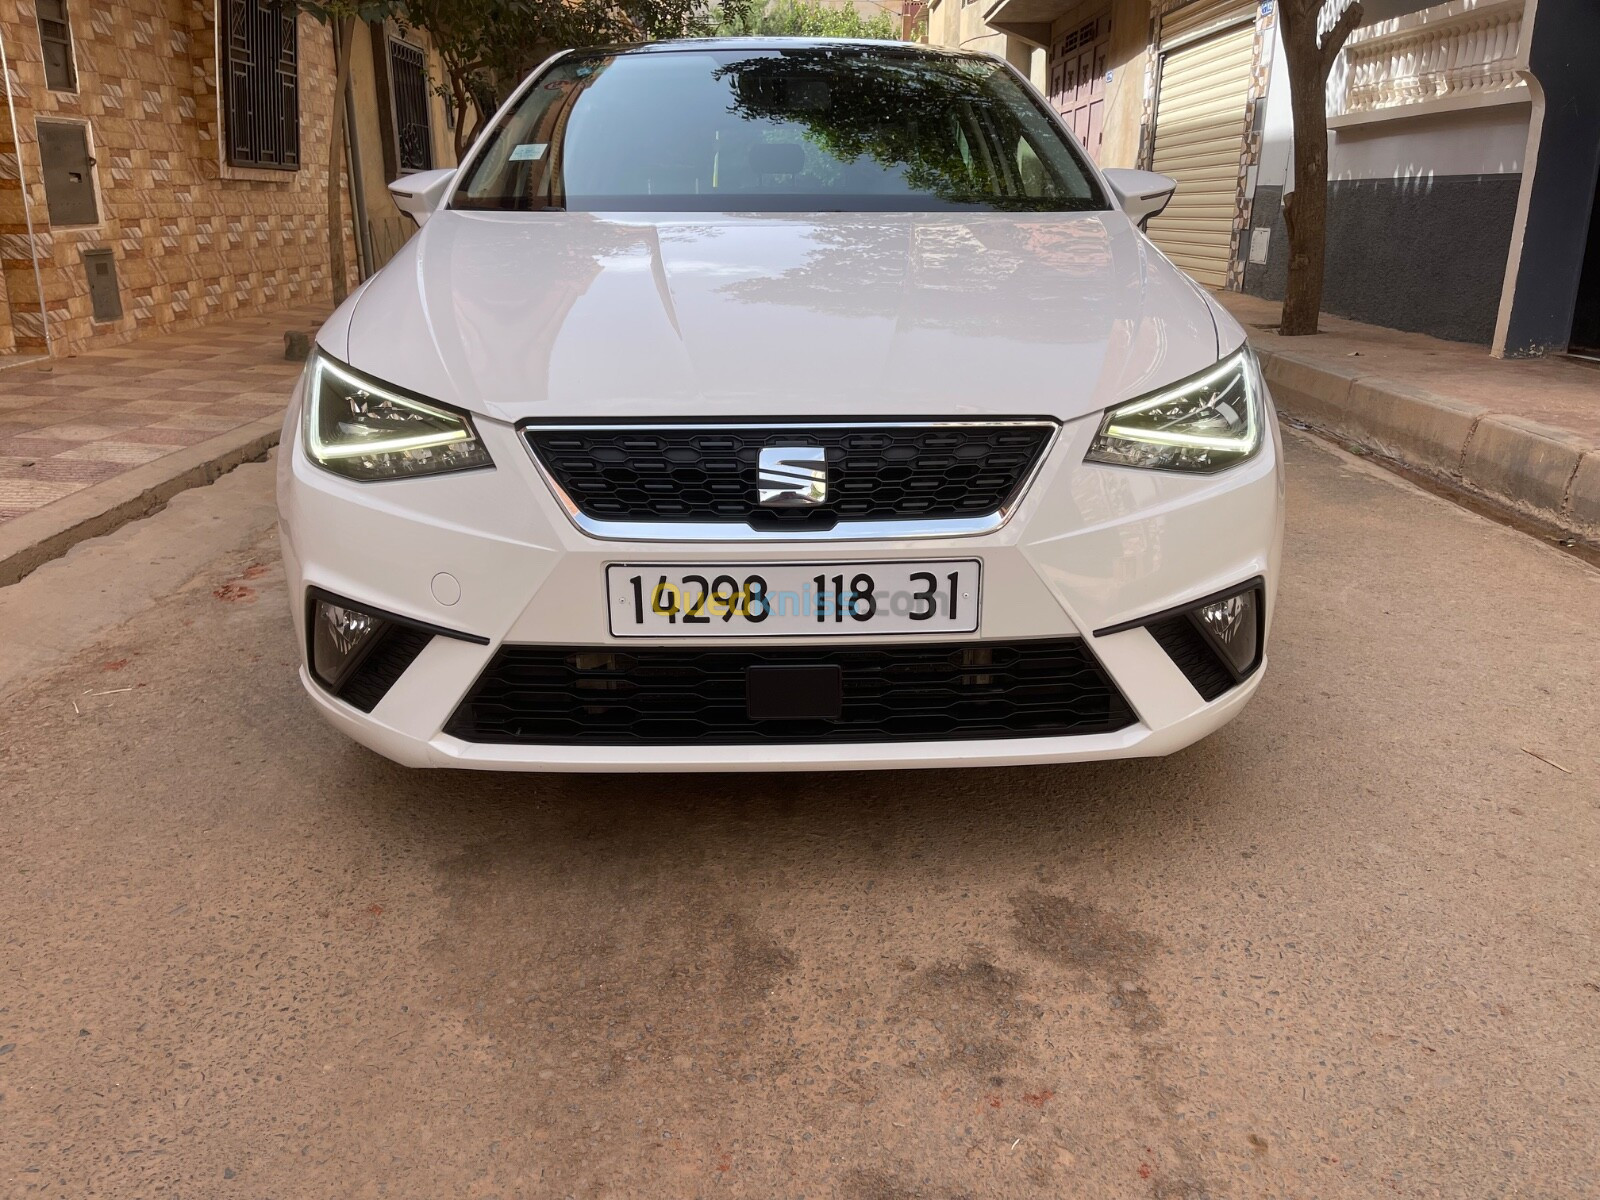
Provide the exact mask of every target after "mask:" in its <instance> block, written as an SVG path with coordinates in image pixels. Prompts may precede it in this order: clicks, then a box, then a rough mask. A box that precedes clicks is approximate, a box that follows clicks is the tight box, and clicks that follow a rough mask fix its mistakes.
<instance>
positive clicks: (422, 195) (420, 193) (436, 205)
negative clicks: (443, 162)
mask: <svg viewBox="0 0 1600 1200" xmlns="http://www.w3.org/2000/svg"><path fill="white" fill-rule="evenodd" d="M455 176H456V169H455V168H454V167H445V168H443V169H442V170H438V171H418V172H416V173H415V174H413V175H402V176H400V178H399V179H396V180H395V181H394V182H393V183H391V184H390V185H389V194H390V195H392V196H393V197H394V202H395V206H396V207H397V208H399V210H400V211H401V212H403V213H406V214H407V215H409V216H410V217H411V219H412V220H413V221H415V222H416V223H417V224H418V225H419V226H420V225H423V224H424V223H426V222H427V220H428V218H429V217H431V216H433V214H434V213H436V212H438V211H439V209H440V208H441V207H442V206H443V205H444V202H445V198H446V197H447V196H448V195H449V192H450V181H451V180H452V179H454V178H455Z"/></svg>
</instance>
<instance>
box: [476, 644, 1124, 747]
mask: <svg viewBox="0 0 1600 1200" xmlns="http://www.w3.org/2000/svg"><path fill="white" fill-rule="evenodd" d="M812 665H818V666H827V665H831V666H837V667H838V668H840V672H841V675H842V679H843V697H844V699H843V706H842V709H841V711H840V715H839V716H838V718H836V719H831V720H830V719H810V718H802V719H788V718H784V719H757V718H752V717H751V716H750V715H749V712H748V709H747V705H746V677H745V673H746V671H747V670H748V669H749V668H751V667H756V666H812ZM1135 720H1136V717H1135V716H1134V713H1133V710H1132V709H1131V708H1130V707H1129V705H1128V702H1127V700H1126V699H1125V698H1124V697H1123V695H1122V693H1121V692H1120V691H1119V690H1118V688H1117V686H1116V684H1115V683H1113V682H1112V681H1111V679H1110V677H1109V676H1108V675H1107V674H1106V673H1105V671H1104V669H1103V668H1102V667H1101V666H1100V664H1099V662H1098V661H1096V659H1095V658H1094V656H1093V655H1092V654H1090V653H1089V651H1088V649H1087V648H1086V647H1085V645H1084V643H1083V640H1082V639H1081V638H1055V639H1048V640H1029V641H1016V642H978V643H968V644H966V645H954V644H950V643H943V644H939V645H927V644H920V643H918V644H909V645H891V646H866V647H862V646H829V647H819V648H812V647H805V646H782V647H772V648H753V647H751V648H747V647H738V648H734V647H720V646H716V647H682V648H679V647H674V646H662V647H650V648H638V649H633V648H629V649H618V648H616V647H610V646H601V647H590V648H578V647H571V646H519V645H508V646H502V647H501V648H500V650H499V651H498V652H497V653H496V654H495V656H494V657H493V658H492V659H491V660H490V662H489V665H488V667H487V668H485V670H484V672H483V674H482V675H481V676H480V677H479V678H478V680H477V682H476V683H475V684H474V685H473V686H472V689H471V690H470V691H469V692H468V693H467V696H466V698H465V699H464V700H463V701H462V702H461V704H460V706H459V707H458V708H457V709H456V711H455V713H454V714H453V715H452V716H451V718H450V720H449V722H448V723H447V724H446V725H445V732H446V733H448V734H451V735H452V736H454V737H458V738H461V739H462V740H463V741H468V742H495V743H509V744H522V745H549V744H561V745H573V744H578V745H596V746H633V745H657V746H659V745H685V744H702V745H705V744H713V745H738V744H783V743H805V742H906V741H927V740H932V739H938V740H951V739H965V738H1018V737H1057V736H1062V735H1070V734H1091V733H1109V732H1112V731H1114V730H1117V729H1122V728H1124V727H1126V726H1128V725H1131V724H1133V723H1134V721H1135Z"/></svg>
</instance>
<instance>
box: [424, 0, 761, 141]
mask: <svg viewBox="0 0 1600 1200" xmlns="http://www.w3.org/2000/svg"><path fill="white" fill-rule="evenodd" d="M724 2H725V3H738V2H740V0H724ZM401 10H402V11H401V20H402V21H404V22H405V23H406V24H408V25H413V26H415V27H416V28H418V29H422V30H425V31H426V32H427V34H428V36H429V38H430V40H431V41H432V42H433V46H434V48H435V49H436V50H437V51H438V52H439V57H440V60H441V61H442V62H443V64H444V70H445V76H446V78H445V79H444V80H442V81H440V83H439V84H438V91H439V94H440V95H441V96H443V97H444V100H445V102H446V103H447V104H449V105H450V106H451V108H452V109H453V110H454V112H455V116H456V123H455V124H456V135H455V140H456V155H457V157H459V156H461V155H462V154H464V153H466V149H467V147H468V146H469V145H471V143H472V140H473V139H474V138H475V137H476V136H477V134H478V131H479V130H480V129H481V128H482V127H483V123H484V122H485V121H487V120H488V118H489V117H490V116H491V115H493V113H494V111H495V109H497V108H498V107H499V106H500V102H501V101H502V100H503V99H504V98H505V97H506V96H507V95H509V94H510V92H511V90H512V89H513V88H515V87H516V86H517V84H518V83H520V82H521V81H522V80H523V78H524V77H525V76H526V75H527V74H528V72H529V71H531V70H533V68H535V67H536V66H538V65H539V63H540V62H542V61H543V60H544V59H546V58H548V57H549V56H550V55H551V54H553V53H555V52H556V51H557V50H559V49H562V48H563V47H567V46H601V45H607V44H611V43H617V42H638V41H647V40H650V39H653V38H663V37H682V36H685V35H688V34H697V33H709V32H711V30H713V29H714V28H716V26H717V23H718V21H719V20H720V19H721V14H722V9H721V8H720V7H715V8H708V7H707V5H706V4H705V2H704V0H401Z"/></svg>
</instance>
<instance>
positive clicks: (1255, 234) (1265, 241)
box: [1250, 226, 1272, 267]
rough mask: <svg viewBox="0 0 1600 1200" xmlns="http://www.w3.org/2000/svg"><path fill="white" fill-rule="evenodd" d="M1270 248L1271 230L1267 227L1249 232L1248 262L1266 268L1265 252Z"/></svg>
mask: <svg viewBox="0 0 1600 1200" xmlns="http://www.w3.org/2000/svg"><path fill="white" fill-rule="evenodd" d="M1271 248H1272V230H1271V229H1270V228H1269V227H1267V226H1262V227H1261V228H1260V229H1252V230H1251V231H1250V262H1251V263H1252V264H1253V265H1254V266H1257V267H1263V266H1266V263H1267V252H1268V251H1269V250H1270V249H1271Z"/></svg>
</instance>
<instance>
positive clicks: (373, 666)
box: [337, 625, 433, 712]
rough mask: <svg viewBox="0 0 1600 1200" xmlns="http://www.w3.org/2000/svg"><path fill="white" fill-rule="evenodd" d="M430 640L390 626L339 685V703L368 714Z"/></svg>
mask: <svg viewBox="0 0 1600 1200" xmlns="http://www.w3.org/2000/svg"><path fill="white" fill-rule="evenodd" d="M432 640H433V634H431V633H425V632H423V631H422V630H420V629H413V628H411V626H409V625H390V626H389V627H388V628H387V629H385V630H384V631H383V632H382V633H380V634H379V635H378V640H377V643H376V644H375V645H374V646H373V647H372V649H371V650H369V651H368V652H367V656H366V657H365V658H363V659H362V660H361V662H360V664H359V665H357V667H356V669H355V670H354V671H352V672H350V678H348V679H346V680H345V681H344V682H343V683H342V684H340V685H339V691H338V693H337V694H338V697H339V699H341V700H343V701H344V702H345V703H346V704H350V705H353V706H354V707H356V708H359V709H360V710H361V711H362V712H371V711H372V710H373V709H374V708H376V707H378V701H379V700H382V699H383V698H384V696H385V695H386V694H387V693H388V691H389V689H390V688H392V687H393V686H394V685H395V681H396V680H397V679H399V678H400V676H401V675H403V674H405V670H406V668H407V667H409V666H410V665H411V664H412V663H413V662H415V661H416V658H417V655H419V654H421V653H422V648H423V647H424V646H426V645H427V644H428V643H429V642H431V641H432Z"/></svg>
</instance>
